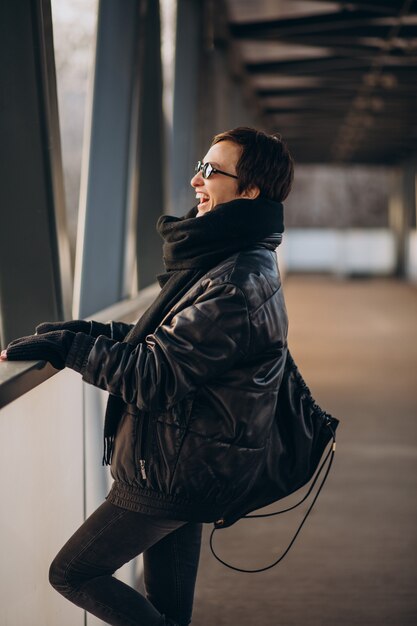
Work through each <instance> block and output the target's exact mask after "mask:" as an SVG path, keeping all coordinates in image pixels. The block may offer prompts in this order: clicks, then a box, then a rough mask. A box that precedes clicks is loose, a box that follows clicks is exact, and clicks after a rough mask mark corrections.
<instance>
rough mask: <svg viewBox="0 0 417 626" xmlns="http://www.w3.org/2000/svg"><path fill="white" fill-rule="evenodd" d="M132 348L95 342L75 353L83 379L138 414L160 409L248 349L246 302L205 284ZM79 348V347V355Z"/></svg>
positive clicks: (228, 288)
mask: <svg viewBox="0 0 417 626" xmlns="http://www.w3.org/2000/svg"><path fill="white" fill-rule="evenodd" d="M167 318H168V319H170V321H169V322H166V323H163V324H161V325H160V326H159V327H158V328H157V329H156V331H155V332H154V333H153V334H150V335H148V336H147V337H146V341H145V342H144V343H141V344H139V345H137V346H133V345H130V344H127V343H122V342H116V341H113V340H111V339H107V338H106V337H99V338H98V339H97V340H96V341H95V342H94V344H87V345H86V349H87V350H89V353H88V354H85V355H82V354H80V353H79V354H78V358H79V360H80V362H83V366H82V367H81V368H80V369H79V370H78V371H80V372H81V373H82V375H83V380H85V381H86V382H88V383H91V384H93V385H95V386H97V387H100V388H101V389H105V390H107V391H108V392H110V393H112V394H113V395H116V396H121V397H122V398H123V400H124V401H125V402H127V403H128V404H134V405H136V406H137V407H138V408H139V409H142V410H148V411H149V410H163V409H166V408H169V407H171V406H173V405H174V404H176V403H177V402H178V401H179V400H181V399H182V398H183V397H184V396H185V395H186V394H187V393H189V392H190V391H192V390H193V389H195V388H197V387H199V386H201V385H204V384H205V382H206V381H208V380H210V379H212V378H214V377H218V376H220V375H221V374H222V372H225V371H227V370H228V369H230V368H232V367H233V366H234V364H235V363H236V362H237V361H238V360H239V359H242V357H244V355H245V354H246V353H247V351H248V349H249V342H250V322H249V314H248V309H247V303H246V298H245V296H244V294H243V292H242V291H241V289H239V287H237V286H236V285H233V284H232V283H222V284H220V285H210V286H209V287H208V288H207V289H206V291H205V292H203V294H202V295H200V296H199V297H198V298H197V299H196V300H195V302H194V303H193V304H192V305H191V306H187V307H186V308H184V309H182V310H180V311H178V312H177V313H176V314H175V315H174V316H173V317H172V318H171V317H170V316H169V315H168V316H167ZM80 348H81V346H78V350H80Z"/></svg>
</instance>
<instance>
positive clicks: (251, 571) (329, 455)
mask: <svg viewBox="0 0 417 626" xmlns="http://www.w3.org/2000/svg"><path fill="white" fill-rule="evenodd" d="M327 426H328V428H329V429H330V432H331V433H332V439H333V443H332V445H331V448H330V450H329V451H328V453H327V455H326V457H325V459H324V461H323V463H322V464H321V466H320V468H319V470H318V472H317V474H316V476H315V478H314V481H313V483H312V485H311V487H310V489H309V490H308V492H307V494H306V495H305V496H304V498H303V499H302V500H300V502H298V503H297V504H295V505H294V506H291V507H289V508H288V509H283V510H282V511H276V512H275V513H265V514H263V515H246V516H245V517H243V518H242V519H249V518H254V517H271V516H273V515H279V514H280V513H285V512H286V511H291V510H292V509H295V508H296V507H297V506H299V505H300V504H301V503H302V502H304V500H305V499H306V497H307V496H308V495H309V494H310V493H311V489H312V488H313V486H314V484H315V483H316V481H317V478H318V476H319V475H320V472H321V471H322V469H323V467H324V464H325V463H326V461H327V459H330V460H329V464H328V466H327V469H326V471H325V474H324V476H323V480H322V481H321V483H320V486H319V488H318V490H317V493H316V495H315V496H314V498H313V501H312V503H311V504H310V506H309V507H308V509H307V512H306V514H305V515H304V517H303V519H302V520H301V523H300V525H299V526H298V528H297V530H296V532H295V534H294V536H293V538H292V539H291V541H290V543H289V545H288V547H287V548H286V550H285V551H284V552H283V554H281V556H280V557H279V558H278V559H277V560H276V561H274V562H273V563H271V564H270V565H267V566H266V567H261V568H259V569H243V568H240V567H235V566H234V565H229V563H226V561H223V560H222V559H221V558H220V557H219V556H217V554H216V553H215V551H214V548H213V536H214V533H215V532H216V530H218V529H217V528H213V530H212V531H211V534H210V550H211V552H212V554H213V556H214V558H215V559H217V560H218V561H219V562H220V563H222V565H225V566H226V567H228V568H229V569H232V570H234V571H235V572H244V573H246V574H256V573H258V572H266V571H267V570H269V569H271V568H272V567H275V565H278V563H280V561H282V559H283V558H284V557H285V556H286V555H287V554H288V552H289V551H290V550H291V548H292V546H293V544H294V542H295V540H296V539H297V537H298V535H299V533H300V531H301V529H302V527H303V526H304V523H305V522H306V520H307V517H308V516H309V515H310V513H311V510H312V508H313V506H314V504H315V502H316V500H317V498H318V497H319V494H320V491H321V490H322V488H323V486H324V483H325V482H326V480H327V477H328V475H329V472H330V468H331V467H332V463H333V459H334V454H335V450H336V435H335V433H334V431H333V429H332V428H331V426H330V424H327Z"/></svg>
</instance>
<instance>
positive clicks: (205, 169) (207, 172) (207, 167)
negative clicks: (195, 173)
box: [202, 163, 213, 178]
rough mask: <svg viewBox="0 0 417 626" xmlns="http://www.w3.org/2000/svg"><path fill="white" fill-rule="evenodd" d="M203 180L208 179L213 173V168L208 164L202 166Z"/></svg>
mask: <svg viewBox="0 0 417 626" xmlns="http://www.w3.org/2000/svg"><path fill="white" fill-rule="evenodd" d="M202 170H203V178H209V177H210V176H211V174H212V173H213V168H212V166H211V164H210V163H204V165H203V168H202Z"/></svg>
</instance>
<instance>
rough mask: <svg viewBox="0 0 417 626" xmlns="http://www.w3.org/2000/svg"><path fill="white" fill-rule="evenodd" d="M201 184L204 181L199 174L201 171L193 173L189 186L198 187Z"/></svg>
mask: <svg viewBox="0 0 417 626" xmlns="http://www.w3.org/2000/svg"><path fill="white" fill-rule="evenodd" d="M203 184H204V182H203V177H202V175H201V172H197V173H196V174H194V176H193V177H192V179H191V180H190V185H191V187H199V186H201V185H203Z"/></svg>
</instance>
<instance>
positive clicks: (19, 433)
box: [0, 370, 84, 626]
mask: <svg viewBox="0 0 417 626" xmlns="http://www.w3.org/2000/svg"><path fill="white" fill-rule="evenodd" d="M0 442H1V454H0V463H1V465H0V467H1V472H0V493H1V498H2V514H1V518H0V525H1V530H0V551H1V560H0V624H1V625H2V626H49V625H50V626H52V625H56V624H59V625H60V626H67V625H68V626H77V625H79V626H81V625H82V626H83V625H84V613H83V611H80V609H78V608H77V607H75V606H73V605H71V604H70V603H69V602H66V601H65V600H64V599H63V598H62V597H61V596H60V595H59V594H58V593H57V592H56V591H54V590H53V589H52V587H50V585H49V583H48V570H49V564H50V562H51V561H52V559H53V557H54V556H55V554H56V553H57V552H58V550H59V549H60V548H61V546H62V545H63V544H64V542H65V541H66V540H67V539H68V537H69V536H70V535H71V534H72V533H73V532H74V530H75V529H76V528H77V527H78V526H79V525H80V524H81V523H82V521H83V514H84V510H83V509H84V505H83V501H84V487H83V444H82V442H83V411H82V386H81V384H80V381H79V377H78V376H77V374H75V373H74V372H72V371H65V370H64V371H63V372H60V373H59V374H57V375H56V376H53V377H52V378H51V379H49V380H48V381H46V382H45V383H43V384H42V385H40V386H39V387H36V388H35V389H33V390H32V391H30V392H29V393H27V394H26V395H24V396H22V397H21V398H19V399H18V400H15V401H14V402H12V403H11V404H9V405H8V406H7V407H5V408H4V409H2V410H1V411H0Z"/></svg>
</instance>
